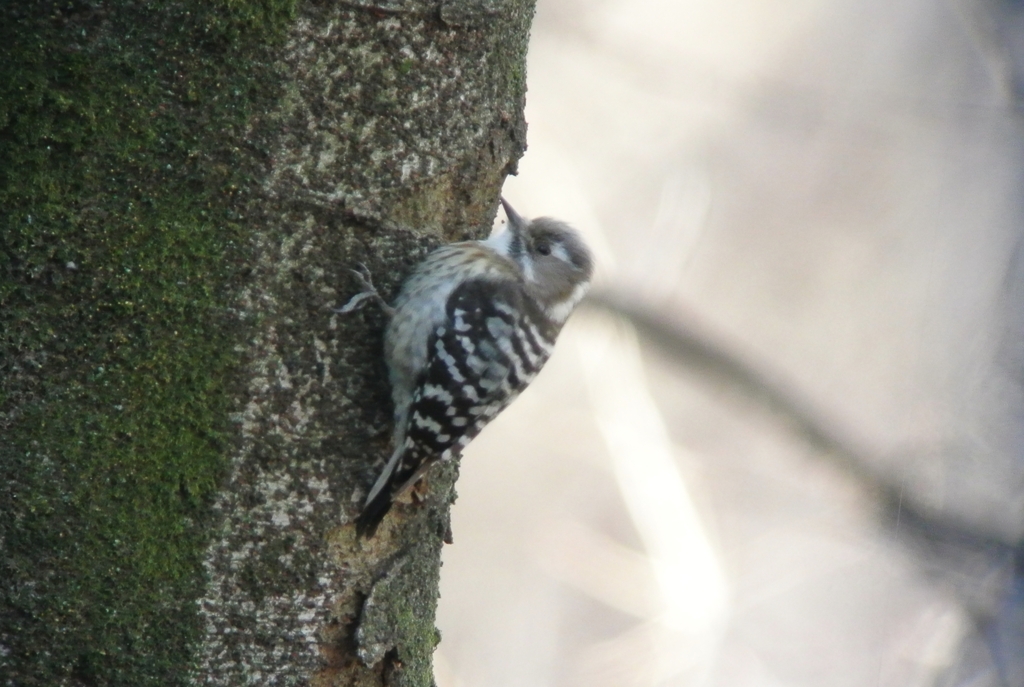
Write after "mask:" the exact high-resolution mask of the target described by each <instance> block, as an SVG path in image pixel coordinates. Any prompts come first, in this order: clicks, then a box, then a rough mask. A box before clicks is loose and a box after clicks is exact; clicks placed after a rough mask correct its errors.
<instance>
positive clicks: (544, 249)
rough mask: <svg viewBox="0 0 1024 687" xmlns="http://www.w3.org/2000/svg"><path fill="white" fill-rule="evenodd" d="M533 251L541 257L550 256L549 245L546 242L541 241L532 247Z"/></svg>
mask: <svg viewBox="0 0 1024 687" xmlns="http://www.w3.org/2000/svg"><path fill="white" fill-rule="evenodd" d="M534 250H536V251H537V252H538V253H540V254H541V255H551V244H550V243H547V242H546V241H541V242H540V243H538V244H537V245H536V246H534Z"/></svg>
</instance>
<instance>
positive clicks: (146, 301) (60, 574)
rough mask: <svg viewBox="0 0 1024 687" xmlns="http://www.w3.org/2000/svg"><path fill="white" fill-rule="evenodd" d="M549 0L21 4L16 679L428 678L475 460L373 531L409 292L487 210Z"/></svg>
mask: <svg viewBox="0 0 1024 687" xmlns="http://www.w3.org/2000/svg"><path fill="white" fill-rule="evenodd" d="M532 11H533V2H532V0H468V1H463V2H454V1H447V0H434V1H433V2H428V1H426V0H422V1H421V0H404V1H403V0H378V1H377V2H369V1H367V0H351V1H349V2H333V3H331V2H306V3H301V4H295V3H294V2H293V0H216V1H207V2H203V1H201V0H183V1H182V2H177V3H141V2H134V1H133V0H106V1H103V0H72V1H71V2H60V3H58V2H20V3H7V4H6V5H5V6H4V8H3V9H0V593H2V596H0V677H2V678H4V679H3V680H0V682H3V684H5V685H19V686H21V685H46V686H51V685H131V686H133V687H137V686H141V685H174V684H186V683H192V684H206V685H243V684H259V685H297V684H314V685H324V686H326V685H379V684H388V685H430V684H431V683H432V676H431V669H430V657H431V653H432V651H433V649H434V646H435V644H436V643H437V641H438V634H437V631H436V630H435V628H434V622H433V619H434V609H435V606H436V600H437V581H438V572H439V566H440V550H441V545H442V540H443V538H444V537H445V535H446V533H447V530H448V507H449V505H450V503H451V501H452V500H453V499H454V491H453V489H452V484H453V482H454V478H455V473H456V468H455V466H451V467H449V468H448V469H447V470H439V471H437V472H436V473H435V474H432V475H431V479H430V489H429V493H428V496H427V497H426V500H425V501H424V502H423V503H420V504H410V505H406V506H402V505H399V506H398V507H396V508H395V509H394V511H393V513H392V514H391V515H389V516H388V519H387V520H386V521H385V523H384V525H383V526H382V527H381V529H380V530H379V531H378V533H377V535H376V537H374V538H373V539H370V540H361V539H358V538H357V537H356V536H355V533H354V528H353V526H352V521H353V519H354V517H355V515H356V514H357V513H358V511H359V507H360V505H361V500H362V498H363V496H364V495H365V493H366V491H367V489H368V487H369V486H370V485H371V484H372V482H373V481H374V479H375V477H376V473H377V471H378V470H379V468H380V467H381V465H382V464H383V459H384V458H385V456H386V455H387V453H388V452H389V451H388V439H389V435H390V425H391V404H390V398H389V392H388V387H387V382H386V372H385V368H384V363H383V360H382V357H381V353H382V352H381V348H382V341H381V335H382V330H383V326H384V316H383V314H381V313H379V312H377V311H373V310H370V309H367V311H366V312H364V313H360V314H356V315H349V316H342V315H338V314H335V313H333V312H332V308H335V307H337V306H338V305H340V304H342V303H344V302H345V301H346V300H347V298H348V297H349V296H351V295H352V294H353V293H354V292H355V291H356V290H357V289H358V286H357V284H356V282H355V280H354V279H353V278H352V277H351V275H350V274H349V272H348V268H350V267H354V266H355V265H357V264H358V263H360V262H362V263H365V264H366V265H367V267H369V269H370V271H371V272H372V274H373V276H374V278H375V280H376V282H377V285H378V287H380V289H381V290H382V292H383V293H384V294H385V295H389V294H392V293H394V290H395V288H396V287H397V285H398V284H399V283H400V282H401V279H402V278H403V276H404V275H405V274H407V273H408V271H409V269H410V268H411V267H412V265H414V264H415V263H416V262H417V261H418V260H419V259H420V258H421V257H422V256H423V255H424V254H425V253H426V252H427V251H428V250H429V249H430V248H432V247H433V246H436V245H437V244H440V243H443V242H447V241H450V240H453V239H459V238H465V237H470V236H474V237H478V236H480V235H482V234H484V233H486V231H487V229H488V228H489V226H490V223H491V220H492V219H493V216H494V212H495V203H496V200H497V196H498V193H499V190H500V188H501V184H502V181H503V179H504V176H505V175H506V174H507V173H509V172H511V171H514V168H515V164H516V161H517V159H518V157H519V156H520V155H521V153H522V151H523V149H524V147H525V123H524V121H523V115H522V106H523V102H524V94H525V76H524V75H525V54H526V43H527V35H528V31H529V23H530V18H531V16H532Z"/></svg>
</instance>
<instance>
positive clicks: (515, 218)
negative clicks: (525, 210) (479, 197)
mask: <svg viewBox="0 0 1024 687" xmlns="http://www.w3.org/2000/svg"><path fill="white" fill-rule="evenodd" d="M501 207H503V208H505V215H506V216H507V217H508V225H509V229H512V230H513V231H515V232H516V233H517V234H522V233H523V231H525V229H526V220H525V219H523V218H522V217H520V216H519V213H518V212H516V211H515V208H513V207H512V206H511V205H510V204H509V202H508V201H507V200H505V199H504V198H502V199H501Z"/></svg>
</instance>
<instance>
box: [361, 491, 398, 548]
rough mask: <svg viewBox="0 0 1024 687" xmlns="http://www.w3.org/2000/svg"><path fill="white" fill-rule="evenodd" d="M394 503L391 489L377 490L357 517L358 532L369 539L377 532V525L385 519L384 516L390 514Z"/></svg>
mask: <svg viewBox="0 0 1024 687" xmlns="http://www.w3.org/2000/svg"><path fill="white" fill-rule="evenodd" d="M392 503H394V502H393V501H392V499H391V490H390V489H382V490H380V491H379V492H377V494H376V495H375V496H374V497H373V498H372V499H370V500H369V501H368V502H367V503H366V505H365V506H363V512H362V513H360V514H359V517H358V518H356V534H358V535H359V536H360V537H366V538H367V539H369V538H370V537H372V536H373V535H374V534H376V532H377V527H378V526H379V525H380V523H381V521H382V520H384V516H385V515H387V514H388V511H389V510H391V504H392Z"/></svg>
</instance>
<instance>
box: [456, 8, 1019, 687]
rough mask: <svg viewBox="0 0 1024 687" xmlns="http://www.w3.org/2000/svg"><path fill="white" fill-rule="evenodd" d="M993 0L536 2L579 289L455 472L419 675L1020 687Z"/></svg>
mask: <svg viewBox="0 0 1024 687" xmlns="http://www.w3.org/2000/svg"><path fill="white" fill-rule="evenodd" d="M1019 59H1024V3H1017V2H1002V3H1001V2H997V0H938V1H935V0H932V1H930V2H925V1H924V0H897V1H896V2H893V1H892V0H788V1H786V0H539V2H538V7H537V16H536V20H535V22H534V28H533V36H532V42H531V46H530V58H529V75H528V85H529V93H528V95H527V120H528V121H529V126H530V129H529V150H528V152H527V154H526V156H525V157H524V158H523V161H522V163H521V165H520V172H519V176H518V177H516V178H511V179H509V182H508V183H507V185H506V187H505V191H504V193H505V197H506V198H508V199H509V200H510V201H511V202H512V204H513V205H514V206H515V207H516V208H517V210H518V211H519V212H520V213H521V214H523V215H525V216H538V215H542V214H543V215H552V216H556V217H560V218H562V219H566V220H568V221H570V222H571V223H572V224H573V225H574V226H576V227H578V228H579V229H580V230H581V231H582V232H583V233H584V234H585V235H586V237H587V239H588V241H589V242H590V244H591V245H592V246H594V248H595V252H597V254H598V259H599V275H598V278H597V282H596V285H595V296H596V297H595V299H594V300H593V302H592V303H591V304H590V305H588V306H587V307H584V308H581V310H580V311H579V312H578V313H577V315H575V316H574V317H573V319H572V320H571V321H570V323H569V325H568V326H567V328H566V330H565V331H564V333H563V335H562V338H561V340H560V342H559V346H558V348H557V350H556V353H555V355H554V357H553V358H552V360H551V361H550V363H549V364H548V367H547V368H546V369H545V371H544V374H542V375H541V376H540V378H539V379H538V380H537V381H536V382H535V383H534V384H533V386H532V387H531V388H530V389H529V390H528V391H527V392H526V393H525V394H524V395H523V396H522V397H521V398H520V399H519V400H518V401H517V402H516V403H515V404H514V405H513V406H512V407H511V408H510V409H509V410H507V411H506V412H505V413H504V414H503V415H502V416H501V417H500V418H499V419H498V420H497V421H495V422H494V423H493V424H492V425H491V426H490V427H489V428H488V429H487V430H486V431H485V432H484V433H483V434H482V435H481V436H480V437H479V438H478V439H477V440H476V441H475V442H474V443H473V444H472V446H470V447H469V449H468V450H467V451H466V452H465V456H464V459H463V462H462V476H461V479H460V481H459V483H458V491H459V499H458V502H457V503H456V505H455V507H454V510H453V531H454V536H455V544H454V545H453V546H448V547H446V548H445V551H444V568H443V569H442V598H441V602H440V607H439V618H438V624H439V627H440V628H441V631H442V634H443V640H442V642H441V644H440V647H439V649H438V652H437V656H436V673H437V681H438V685H439V687H470V686H473V687H477V686H480V685H487V686H488V687H504V686H513V685H514V686H516V687H521V686H523V685H529V686H531V687H545V686H551V687H563V686H565V687H569V686H573V687H575V686H582V685H587V686H592V687H604V686H608V687H633V686H636V687H648V686H650V687H654V686H658V685H714V686H723V687H725V686H737V687H740V686H742V687H747V686H761V685H764V686H772V687H774V686H782V685H801V686H803V685H806V686H809V687H810V686H813V687H832V686H836V687H838V686H850V687H855V686H857V687H859V686H862V685H863V686H872V687H881V686H890V685H893V686H895V685H899V686H901V687H903V686H908V685H909V686H917V685H920V686H931V685H949V686H954V685H955V686H960V685H964V686H966V685H971V686H972V687H982V686H984V687H989V686H992V687H997V686H1003V687H1019V686H1021V685H1024V553H1022V551H1024V547H1022V546H1021V545H1020V542H1021V541H1022V538H1024V454H1022V447H1024V399H1022V393H1021V390H1022V382H1024V374H1022V371H1024V338H1022V333H1024V249H1022V247H1021V237H1022V235H1024V224H1022V220H1024V203H1022V199H1024V196H1022V193H1021V189H1022V181H1024V178H1022V172H1024V155H1022V152H1024V125H1022V120H1021V115H1020V111H1019V108H1018V106H1019V101H1018V100H1019V95H1020V93H1021V89H1020V86H1021V83H1022V80H1021V78H1020V75H1021V73H1022V71H1021V69H1020V65H1021V64H1022V62H1018V60H1019Z"/></svg>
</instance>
